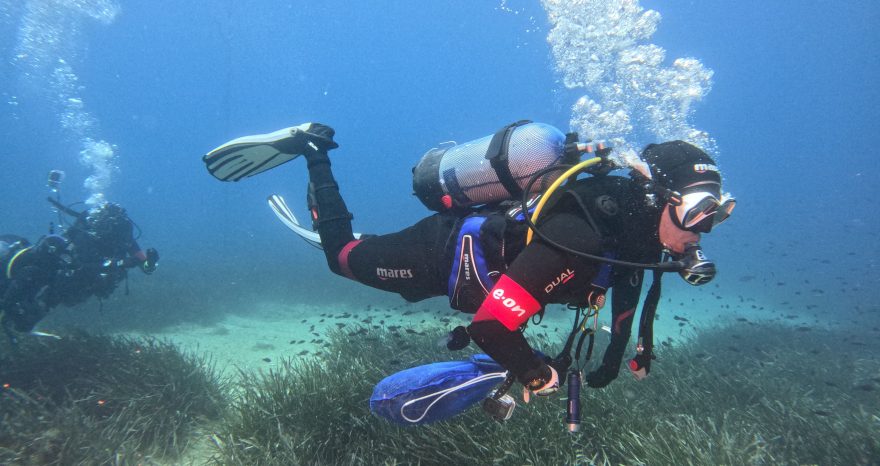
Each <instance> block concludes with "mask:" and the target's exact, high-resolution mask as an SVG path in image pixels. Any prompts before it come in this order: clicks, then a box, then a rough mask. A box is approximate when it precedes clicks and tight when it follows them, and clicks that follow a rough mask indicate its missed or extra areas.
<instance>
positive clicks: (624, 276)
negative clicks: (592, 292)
mask: <svg viewBox="0 0 880 466" xmlns="http://www.w3.org/2000/svg"><path fill="white" fill-rule="evenodd" d="M644 275H645V272H644V271H643V270H633V269H625V270H623V271H621V272H616V273H615V277H614V282H613V287H612V292H611V319H612V322H611V341H610V342H609V343H608V347H607V348H605V355H604V356H603V357H602V366H601V367H600V369H599V371H604V372H606V374H605V375H606V376H607V377H610V378H611V379H614V378H615V377H617V373H618V371H619V370H620V363H621V361H622V360H623V353H624V352H625V351H626V346H627V343H629V338H630V335H631V333H632V324H633V319H634V317H635V314H636V307H637V306H638V304H639V296H640V295H641V292H642V279H643V278H644ZM597 372H598V371H597ZM609 382H610V380H609Z"/></svg>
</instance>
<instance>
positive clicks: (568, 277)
mask: <svg viewBox="0 0 880 466" xmlns="http://www.w3.org/2000/svg"><path fill="white" fill-rule="evenodd" d="M306 157H307V160H308V161H309V174H310V181H311V183H312V185H313V186H314V188H315V195H314V196H315V200H316V204H317V219H318V220H317V229H318V232H319V233H320V235H321V241H322V244H323V247H324V252H325V254H326V256H327V261H328V263H329V265H330V268H331V270H333V271H334V272H335V273H337V274H340V275H343V276H347V277H349V278H351V279H353V280H357V281H359V282H361V283H364V284H366V285H369V286H372V287H375V288H379V289H382V290H386V291H391V292H395V293H399V294H400V295H401V296H403V297H404V298H405V299H407V300H410V301H418V300H421V299H425V298H429V297H433V296H442V295H447V292H448V291H449V288H448V284H449V278H450V271H451V267H452V264H453V262H454V261H453V254H454V251H455V246H456V244H457V240H458V236H459V235H458V231H459V228H460V227H461V225H462V223H463V221H464V217H462V216H460V215H456V214H452V213H440V214H434V215H432V216H430V217H427V218H425V219H423V220H421V221H420V222H418V223H416V224H415V225H414V226H412V227H410V228H407V229H405V230H402V231H400V232H397V233H393V234H388V235H381V236H375V237H369V238H366V239H363V240H362V241H354V238H353V237H352V233H351V232H352V229H351V224H350V219H351V216H350V214H349V213H348V210H347V208H346V206H345V203H344V202H343V200H342V198H341V196H340V195H339V191H338V188H337V186H336V183H335V181H334V179H333V176H332V173H331V171H330V161H329V159H328V157H327V155H326V153H320V152H313V153H311V154H306ZM554 199H555V200H551V202H549V203H548V205H547V206H545V209H544V213H543V214H542V216H541V219H540V221H539V227H540V229H541V231H542V232H544V233H545V234H546V235H548V236H549V237H550V238H551V239H553V240H554V241H557V242H559V243H561V244H563V245H565V246H568V247H570V248H572V249H575V250H579V251H586V252H589V253H592V254H597V255H603V254H610V255H613V256H614V257H615V258H617V259H622V260H627V261H632V262H639V263H655V262H657V261H658V260H659V259H660V255H661V250H662V247H661V245H660V242H659V240H658V237H657V226H658V223H659V218H660V209H658V208H655V207H649V206H648V204H647V203H646V202H645V193H644V191H643V188H642V187H641V186H640V185H639V184H637V183H635V182H633V181H631V180H630V179H629V178H622V177H616V176H606V177H594V178H588V179H584V180H579V181H577V182H575V183H571V185H570V186H569V187H567V188H565V191H564V192H560V193H558V194H556V195H554ZM486 214H487V213H486V212H485V211H484V212H481V213H480V215H486ZM488 216H489V218H488V219H487V221H486V222H485V223H483V226H482V227H481V234H480V240H481V241H482V243H483V246H484V250H485V251H486V255H487V256H489V257H487V261H488V262H490V263H492V264H493V265H494V270H495V271H496V272H498V273H500V274H503V275H504V276H506V277H507V278H509V279H510V280H512V281H513V282H515V283H516V284H518V285H519V286H520V287H521V288H523V289H524V290H525V291H526V292H527V293H528V294H529V295H531V297H533V298H534V300H535V301H537V304H538V305H540V308H541V309H543V307H544V305H546V304H549V303H565V304H576V305H584V304H586V301H587V295H588V293H589V292H591V291H594V287H593V286H592V285H591V284H592V281H593V280H594V279H595V278H596V276H597V274H598V273H599V271H600V267H602V264H601V263H600V262H597V261H593V260H590V259H586V258H582V257H579V256H576V255H572V254H569V253H566V252H563V251H561V250H559V249H557V248H554V247H552V246H550V245H547V244H545V243H544V242H543V241H542V240H541V239H540V238H538V237H537V236H536V237H535V239H534V241H532V242H531V243H530V244H529V245H528V246H525V234H526V226H525V225H524V224H523V223H522V222H517V221H516V220H514V219H513V218H511V217H510V216H508V215H506V212H505V209H503V208H499V209H496V210H495V211H494V212H491V211H490V212H489V213H488ZM642 278H643V271H642V270H640V269H632V268H626V267H618V266H616V267H614V268H613V269H612V274H611V280H610V283H609V284H608V285H609V286H610V287H613V289H614V290H615V292H614V293H613V296H612V318H613V324H612V338H611V343H610V344H609V346H608V348H607V350H606V352H605V356H604V359H603V368H602V371H600V372H601V374H602V375H600V377H606V378H608V380H607V381H610V379H613V378H614V377H615V376H616V374H617V372H618V369H619V367H620V363H621V360H622V356H623V352H624V350H625V347H626V344H627V341H628V340H629V336H630V329H631V325H632V321H633V316H634V314H635V308H636V306H637V304H638V301H639V295H640V291H641V285H642ZM505 283H509V282H505ZM496 288H497V284H496ZM491 301H492V297H491V295H490V297H488V298H487V297H486V293H480V295H479V299H471V302H464V303H457V304H458V306H455V307H456V308H457V309H461V310H463V311H465V312H477V315H476V316H475V320H474V322H473V323H472V324H471V325H470V326H469V327H468V333H469V334H470V336H471V338H472V339H473V340H474V342H475V343H476V344H477V345H478V346H480V348H482V349H483V350H484V351H485V352H486V353H487V354H488V355H489V356H491V357H492V358H493V359H495V360H496V361H498V362H499V363H500V364H501V365H502V366H504V367H505V368H506V369H508V370H510V371H511V372H512V373H513V374H515V375H516V376H517V377H518V379H519V380H520V381H522V382H524V383H525V382H526V381H529V380H532V379H533V378H535V377H536V376H537V374H538V373H539V372H540V371H542V370H544V371H547V369H546V365H545V361H543V360H541V359H540V358H539V357H538V356H536V355H535V354H534V352H533V350H532V349H531V348H530V347H529V345H528V343H527V342H526V340H525V338H524V337H523V334H522V332H521V331H519V329H515V330H511V329H509V328H507V327H505V325H502V323H501V322H499V321H498V320H496V319H494V318H492V317H491V316H490V315H489V314H487V313H486V312H484V311H483V308H482V307H481V305H483V306H485V305H486V303H490V302H491ZM478 311H479V312H478ZM607 381H605V383H607Z"/></svg>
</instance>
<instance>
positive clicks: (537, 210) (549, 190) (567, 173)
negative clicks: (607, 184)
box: [526, 157, 602, 244]
mask: <svg viewBox="0 0 880 466" xmlns="http://www.w3.org/2000/svg"><path fill="white" fill-rule="evenodd" d="M601 161H602V158H601V157H593V158H591V159H587V160H584V161H583V162H581V163H579V164H577V165H575V166H573V167H571V168H569V169H568V170H566V171H565V173H563V174H562V176H560V177H559V178H557V179H556V181H554V182H553V184H551V185H550V187H549V188H547V190H546V191H544V194H543V195H542V196H541V200H540V201H539V202H538V205H537V206H535V212H534V213H533V214H532V223H533V224H535V225H537V224H538V216H539V215H540V214H541V209H542V208H544V204H545V203H546V202H547V199H550V196H552V195H553V193H554V192H555V191H556V188H558V187H559V186H560V185H561V184H562V183H564V182H565V180H567V179H568V178H570V177H571V176H572V175H574V174H575V173H577V172H579V171H581V170H583V169H585V168H587V167H589V166H590V165H593V164H596V163H599V162H601ZM533 234H534V231H533V230H532V229H531V228H529V231H528V232H526V244H529V243H531V242H532V235H533Z"/></svg>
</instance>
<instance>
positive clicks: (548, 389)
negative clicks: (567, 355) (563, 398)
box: [523, 365, 559, 403]
mask: <svg viewBox="0 0 880 466" xmlns="http://www.w3.org/2000/svg"><path fill="white" fill-rule="evenodd" d="M540 371H541V372H543V374H542V375H541V376H539V377H536V378H534V379H532V380H531V381H530V382H528V383H526V384H524V385H525V388H524V390H523V401H525V402H526V403H528V402H529V398H530V394H531V393H534V394H535V395H538V396H549V395H552V394H554V393H556V391H557V390H559V373H557V372H556V369H554V368H553V366H548V365H545V366H544V367H542V368H541V369H540Z"/></svg>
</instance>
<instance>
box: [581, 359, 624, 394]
mask: <svg viewBox="0 0 880 466" xmlns="http://www.w3.org/2000/svg"><path fill="white" fill-rule="evenodd" d="M619 371H620V368H619V367H618V368H616V369H612V368H609V367H608V366H606V365H605V364H602V365H601V366H599V368H598V369H596V370H594V371H591V372H590V373H589V374H587V386H589V387H591V388H602V387H604V386H606V385H608V384H609V383H611V381H612V380H614V379H616V378H617V373H618V372H619Z"/></svg>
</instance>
